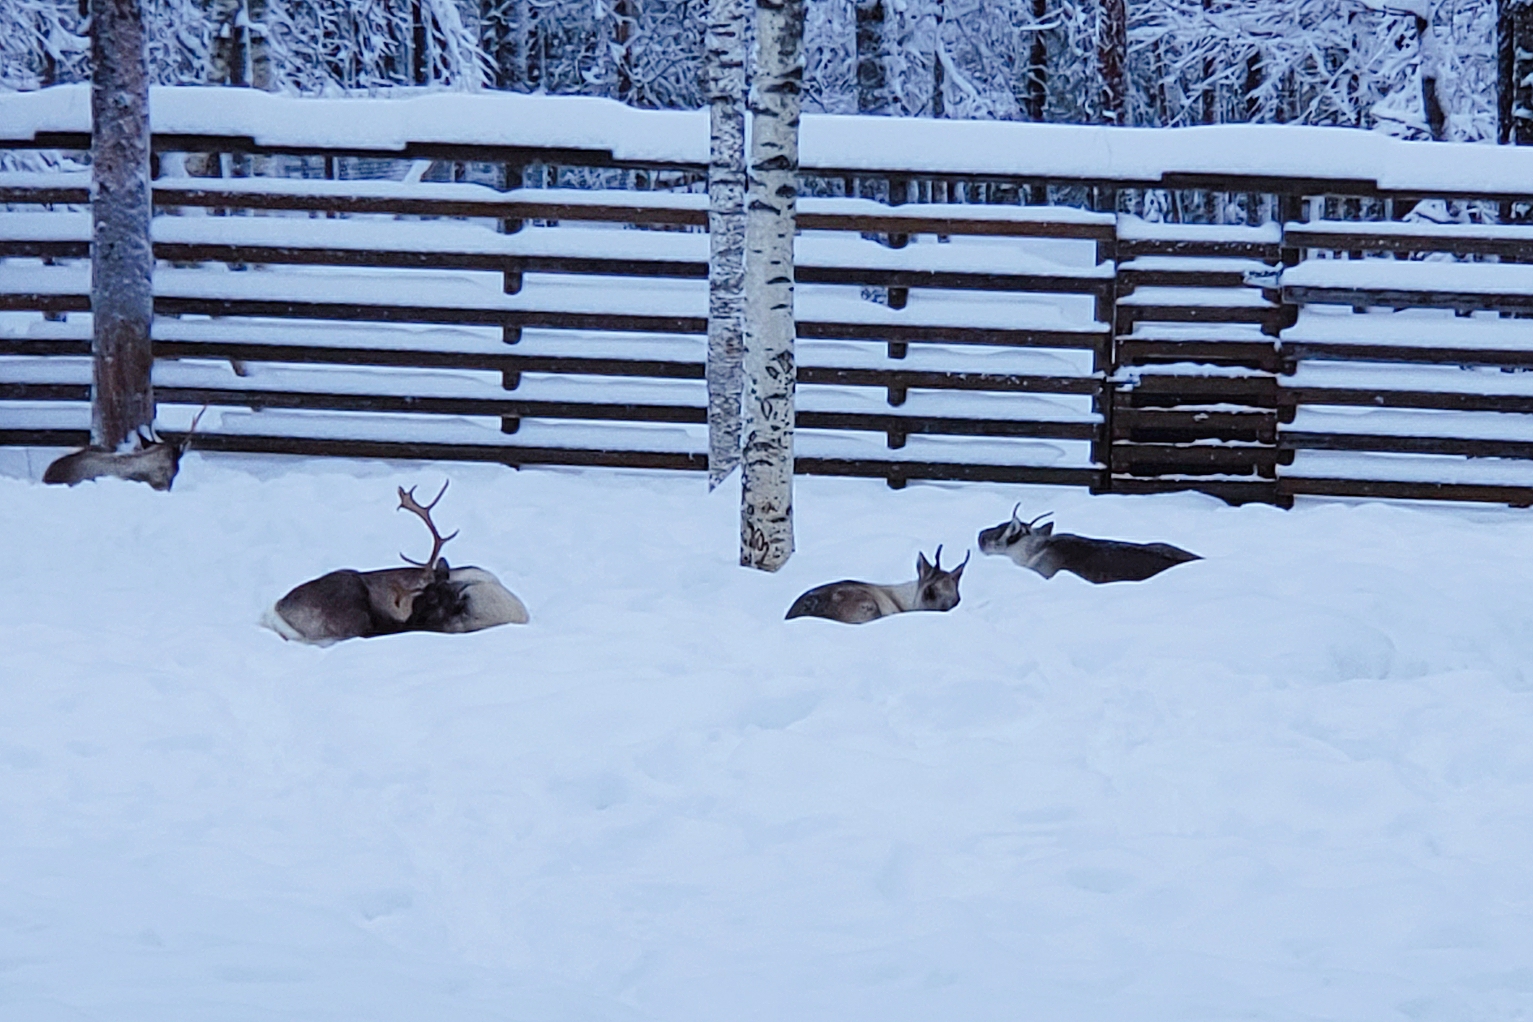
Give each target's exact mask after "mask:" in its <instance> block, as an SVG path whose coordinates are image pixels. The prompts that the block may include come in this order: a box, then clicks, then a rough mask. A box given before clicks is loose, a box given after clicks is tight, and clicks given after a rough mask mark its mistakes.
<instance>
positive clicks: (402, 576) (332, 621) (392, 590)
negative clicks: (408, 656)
mask: <svg viewBox="0 0 1533 1022" xmlns="http://www.w3.org/2000/svg"><path fill="white" fill-rule="evenodd" d="M446 492H447V487H446V486H445V485H444V486H443V487H442V493H446ZM442 493H438V494H437V496H436V500H433V501H432V502H431V503H430V504H426V505H424V506H423V505H420V504H418V503H416V502H415V495H414V494H415V491H414V490H413V489H412V490H410V491H409V492H406V491H405V489H404V488H403V487H401V488H400V490H399V506H400V508H401V509H402V510H406V511H410V512H412V513H414V514H416V515H418V516H419V517H420V518H421V520H422V521H424V522H425V523H426V527H427V528H428V529H430V530H431V537H432V540H433V542H432V547H431V556H430V557H428V558H427V559H426V560H425V561H423V562H420V563H416V562H413V561H412V562H411V566H410V567H407V568H383V569H380V570H378V571H355V570H353V569H351V568H343V569H341V570H340V571H332V572H330V573H329V574H328V575H321V576H320V577H319V578H316V579H311V580H310V581H308V582H305V583H303V584H302V585H300V586H298V587H297V588H295V589H293V590H292V591H291V592H289V593H288V594H287V595H286V596H284V597H282V599H280V600H278V601H277V602H276V604H275V605H273V606H272V607H271V608H270V609H268V610H267V612H266V615H265V617H264V618H263V620H262V623H263V624H265V625H266V626H267V627H268V628H270V629H271V630H272V631H274V632H276V633H277V634H278V635H280V636H282V637H283V638H284V639H290V640H293V641H296V642H307V643H312V644H314V645H320V646H328V645H330V644H331V643H334V642H340V641H341V640H342V639H363V638H371V637H373V636H377V635H394V634H396V633H398V632H447V633H451V634H461V633H464V632H477V631H479V630H480V629H483V628H493V627H494V626H496V625H506V624H518V625H520V624H526V623H527V621H528V615H527V608H526V606H524V605H523V604H522V601H521V600H519V599H517V598H516V596H515V594H513V593H512V592H511V591H510V590H509V589H507V588H506V587H505V586H503V585H501V584H500V580H499V579H497V578H496V577H495V576H494V575H492V574H490V573H489V572H488V571H485V570H484V569H483V568H475V567H467V568H454V567H451V566H450V565H449V564H448V563H447V559H446V558H444V557H441V556H439V555H440V553H441V550H442V545H443V544H445V543H446V542H447V541H448V540H450V539H452V538H453V536H456V535H457V533H453V534H452V536H446V537H443V536H442V535H441V534H440V533H438V532H437V529H436V526H435V525H434V524H433V523H432V521H431V509H432V508H433V507H435V506H436V504H437V501H439V500H441V499H442ZM407 560H408V558H407Z"/></svg>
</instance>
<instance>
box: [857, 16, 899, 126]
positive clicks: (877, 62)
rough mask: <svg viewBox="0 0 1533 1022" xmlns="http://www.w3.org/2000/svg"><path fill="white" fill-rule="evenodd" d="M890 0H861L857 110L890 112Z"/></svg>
mask: <svg viewBox="0 0 1533 1022" xmlns="http://www.w3.org/2000/svg"><path fill="white" fill-rule="evenodd" d="M885 2H886V0H857V112H858V113H861V114H888V113H894V112H895V111H893V110H890V109H889V78H888V74H889V65H888V61H887V56H888V55H887V53H886V52H885V38H884V35H885V31H884V30H885V28H886V22H887V20H888V17H889V14H888V11H887V10H886V9H885Z"/></svg>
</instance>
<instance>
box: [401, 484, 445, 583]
mask: <svg viewBox="0 0 1533 1022" xmlns="http://www.w3.org/2000/svg"><path fill="white" fill-rule="evenodd" d="M450 482H452V480H451V479H449V480H447V482H444V483H443V484H442V488H441V489H440V490H438V491H437V495H436V497H435V498H433V499H432V501H431V503H429V504H427V505H425V506H424V507H422V506H421V504H420V502H419V501H417V500H416V499H415V487H413V486H412V487H410V489H409V490H408V491H406V490H405V488H404V487H403V486H401V487H400V488H399V507H398V508H396V509H395V510H398V511H408V512H410V513H411V514H413V515H416V516H417V517H419V518H420V520H421V521H423V522H425V523H426V528H428V529H430V530H431V556H430V557H428V558H426V560H425V562H421V561H412V560H410V558H408V557H405V555H404V554H400V555H399V556H400V557H403V558H404V561H405V563H406V564H413V565H415V566H416V567H417V568H425V569H426V570H427V571H435V570H436V562H437V555H438V554H440V553H441V552H442V547H443V546H445V545H446V544H447V541H448V540H449V539H452V538H453V536H456V535H457V534H458V533H457V532H456V531H455V532H453V534H452V536H443V535H442V534H441V533H440V532H437V531H436V523H434V522H433V521H432V520H431V509H432V508H434V507H436V506H437V503H438V502H439V501H440V500H441V499H442V494H444V493H446V492H447V484H448V483H450Z"/></svg>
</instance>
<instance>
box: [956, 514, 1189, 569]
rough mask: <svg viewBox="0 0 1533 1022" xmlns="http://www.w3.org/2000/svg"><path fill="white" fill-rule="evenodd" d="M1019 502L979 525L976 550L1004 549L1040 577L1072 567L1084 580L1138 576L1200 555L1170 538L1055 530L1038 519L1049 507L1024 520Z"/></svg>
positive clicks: (1041, 517) (1049, 524) (1171, 566)
mask: <svg viewBox="0 0 1533 1022" xmlns="http://www.w3.org/2000/svg"><path fill="white" fill-rule="evenodd" d="M1021 506H1022V505H1021V504H1018V505H1017V506H1016V507H1014V508H1012V509H1011V521H1009V522H1002V523H1001V524H1000V525H997V526H995V527H994V528H992V529H984V530H981V532H980V534H979V549H980V553H984V554H1002V555H1005V556H1006V557H1010V558H1011V559H1012V560H1013V561H1016V562H1017V564H1019V565H1021V566H1022V567H1024V568H1031V569H1032V570H1033V571H1036V572H1037V573H1038V574H1040V575H1042V576H1043V577H1044V578H1053V577H1054V576H1055V575H1056V574H1057V573H1059V572H1061V571H1071V572H1074V573H1075V574H1077V575H1079V576H1080V577H1081V578H1083V579H1085V580H1086V581H1087V582H1095V583H1097V584H1101V583H1103V582H1142V581H1144V580H1145V579H1147V578H1150V577H1152V576H1154V575H1159V574H1160V573H1161V572H1163V571H1165V570H1166V569H1167V568H1174V567H1176V566H1177V565H1178V564H1185V563H1186V562H1188V561H1198V560H1202V558H1201V557H1199V556H1198V555H1197V554H1193V553H1188V552H1187V551H1186V550H1183V549H1181V548H1179V547H1174V546H1172V545H1171V544H1169V543H1125V542H1123V541H1122V540H1116V539H1092V538H1091V537H1089V536H1073V535H1071V534H1070V533H1068V532H1062V533H1060V534H1059V535H1057V536H1056V535H1054V523H1053V522H1048V523H1046V524H1044V525H1039V524H1038V523H1039V522H1040V521H1042V520H1043V519H1045V518H1047V517H1048V516H1049V515H1050V514H1052V513H1053V512H1045V513H1044V514H1041V515H1039V516H1038V517H1037V518H1034V519H1033V520H1032V521H1030V522H1024V521H1022V519H1020V518H1018V517H1017V510H1018V508H1020V507H1021Z"/></svg>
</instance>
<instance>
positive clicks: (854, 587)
mask: <svg viewBox="0 0 1533 1022" xmlns="http://www.w3.org/2000/svg"><path fill="white" fill-rule="evenodd" d="M936 561H937V563H936V564H928V563H927V561H926V555H925V554H923V553H917V554H916V580H915V581H914V582H905V583H903V584H900V585H876V584H874V583H872V582H857V581H855V580H853V579H843V580H842V581H840V582H830V583H827V584H825V585H822V586H816V587H815V588H813V589H811V590H809V591H808V592H807V593H805V594H804V595H802V596H800V597H799V598H798V599H796V600H794V601H793V606H791V607H789V608H788V617H787V618H786V619H785V620H789V619H792V618H796V617H823V618H829V619H830V620H832V621H840V622H841V623H842V624H848V625H860V624H865V623H866V622H868V621H874V620H876V619H878V618H881V617H888V616H889V615H890V614H903V613H905V612H907V611H912V610H952V609H953V608H954V607H956V606H958V580H959V579H960V578H962V577H963V569H964V566H965V565H967V564H968V563H969V558H968V557H967V556H965V557H964V559H963V564H960V565H959V566H958V567H956V568H954V569H953V570H952V571H943V570H942V547H941V546H938V547H937V557H936Z"/></svg>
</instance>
